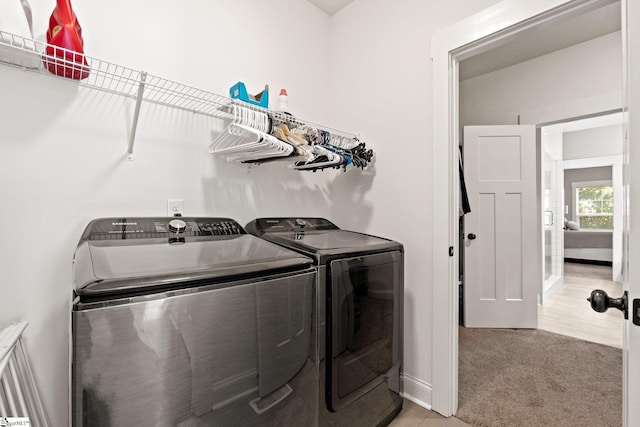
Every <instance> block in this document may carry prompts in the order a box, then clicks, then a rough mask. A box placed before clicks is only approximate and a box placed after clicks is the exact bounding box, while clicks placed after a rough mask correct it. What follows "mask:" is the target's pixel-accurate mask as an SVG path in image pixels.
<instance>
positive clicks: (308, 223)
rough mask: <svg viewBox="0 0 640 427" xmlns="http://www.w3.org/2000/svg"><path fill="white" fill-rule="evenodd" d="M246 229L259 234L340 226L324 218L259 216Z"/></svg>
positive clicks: (335, 228)
mask: <svg viewBox="0 0 640 427" xmlns="http://www.w3.org/2000/svg"><path fill="white" fill-rule="evenodd" d="M246 229H247V230H248V231H249V232H250V233H251V234H255V235H257V236H261V235H263V234H264V233H298V232H301V231H314V230H338V229H339V228H338V227H337V226H336V225H335V224H334V223H332V222H331V221H329V220H328V219H324V218H304V217H298V218H295V217H292V218H257V219H255V220H253V221H251V222H250V223H249V224H247V226H246Z"/></svg>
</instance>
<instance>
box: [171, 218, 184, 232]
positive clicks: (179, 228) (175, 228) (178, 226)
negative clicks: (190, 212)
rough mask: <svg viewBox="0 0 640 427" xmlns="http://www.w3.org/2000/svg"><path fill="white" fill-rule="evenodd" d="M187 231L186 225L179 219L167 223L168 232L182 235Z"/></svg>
mask: <svg viewBox="0 0 640 427" xmlns="http://www.w3.org/2000/svg"><path fill="white" fill-rule="evenodd" d="M186 229H187V223H186V222H184V221H183V220H181V219H172V220H171V221H170V222H169V231H171V232H173V233H182V232H184V230H186Z"/></svg>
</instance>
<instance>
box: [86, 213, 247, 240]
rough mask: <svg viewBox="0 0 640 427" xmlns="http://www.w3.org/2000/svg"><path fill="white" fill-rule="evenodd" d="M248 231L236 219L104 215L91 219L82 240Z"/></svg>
mask: <svg viewBox="0 0 640 427" xmlns="http://www.w3.org/2000/svg"><path fill="white" fill-rule="evenodd" d="M239 234H246V232H245V231H244V229H243V228H242V227H241V226H240V224H238V223H237V222H236V221H234V220H233V219H229V218H210V217H157V218H101V219H96V220H94V221H91V223H89V225H88V226H87V229H86V230H85V231H84V234H83V235H82V240H123V239H153V238H167V237H168V238H171V237H207V236H210V237H211V238H215V236H232V235H239Z"/></svg>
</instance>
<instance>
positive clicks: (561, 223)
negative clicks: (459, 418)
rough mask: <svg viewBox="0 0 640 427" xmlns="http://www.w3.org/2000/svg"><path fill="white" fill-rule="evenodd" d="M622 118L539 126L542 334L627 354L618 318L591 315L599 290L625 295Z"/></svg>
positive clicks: (615, 115) (606, 115)
mask: <svg viewBox="0 0 640 427" xmlns="http://www.w3.org/2000/svg"><path fill="white" fill-rule="evenodd" d="M622 123H623V117H622V113H621V112H614V113H603V114H599V115H594V116H593V117H588V118H584V119H579V120H571V121H563V122H560V123H554V124H552V125H546V126H541V132H540V133H541V144H542V167H541V171H542V189H543V191H542V198H543V201H542V204H543V222H544V224H543V226H544V241H545V244H544V259H545V263H544V271H545V281H544V284H543V289H542V298H541V305H540V306H539V307H538V320H539V322H538V324H539V328H540V329H543V330H546V331H550V332H554V333H557V334H561V335H566V336H571V337H575V338H578V339H583V340H586V341H591V342H597V343H600V344H605V345H610V346H614V347H618V348H621V347H622V326H623V325H622V322H623V316H622V314H621V313H620V312H617V311H616V312H613V311H608V312H607V313H605V315H599V314H597V313H595V312H593V311H592V310H591V309H590V308H589V306H588V305H587V304H586V302H585V301H584V298H585V295H589V294H590V293H591V291H592V290H594V289H602V290H604V291H605V292H607V293H608V294H609V295H621V294H622V283H621V281H622V223H621V222H622V215H620V210H621V209H622V200H621V198H622V192H623V191H622V168H621V164H622V152H623V149H622V139H623V138H622Z"/></svg>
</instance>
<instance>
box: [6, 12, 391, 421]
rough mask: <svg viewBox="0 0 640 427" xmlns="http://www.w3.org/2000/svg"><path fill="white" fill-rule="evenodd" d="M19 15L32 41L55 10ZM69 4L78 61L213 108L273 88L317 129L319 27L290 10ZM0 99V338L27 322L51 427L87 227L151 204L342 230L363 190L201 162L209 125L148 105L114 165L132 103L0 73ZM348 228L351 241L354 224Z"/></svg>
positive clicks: (322, 50) (322, 68)
mask: <svg viewBox="0 0 640 427" xmlns="http://www.w3.org/2000/svg"><path fill="white" fill-rule="evenodd" d="M30 2H31V4H32V7H33V13H34V28H35V29H36V31H35V33H36V38H40V39H42V38H43V34H44V32H45V30H46V27H47V25H48V18H49V16H50V14H51V11H52V8H53V5H54V4H55V2H53V1H48V0H47V1H45V0H31V1H30ZM72 3H73V5H74V7H75V10H76V13H77V15H78V19H79V21H80V23H81V25H82V29H83V35H84V38H85V50H86V53H87V54H88V55H91V56H94V57H97V58H100V59H102V60H106V61H110V62H113V63H115V64H120V65H124V66H127V67H130V68H133V69H138V70H144V71H147V72H149V73H151V74H154V75H157V76H160V77H163V78H167V79H171V80H175V81H178V82H180V83H184V84H187V85H191V86H195V87H197V88H200V89H205V90H208V91H212V92H215V93H219V94H222V95H226V94H228V88H229V87H230V86H231V85H233V84H235V83H236V82H237V81H244V82H245V83H246V84H247V87H248V89H249V91H250V92H251V93H257V92H259V91H261V90H262V88H263V87H264V84H267V83H268V84H269V85H270V88H271V95H272V97H274V96H275V98H276V99H277V92H278V91H279V89H280V88H286V89H287V90H288V92H289V108H290V111H291V112H292V113H293V114H295V115H298V116H300V117H302V118H305V119H308V120H312V121H314V122H318V123H322V124H326V125H327V126H331V124H332V123H330V120H329V119H330V116H331V114H330V112H331V110H330V108H329V107H330V103H329V97H328V94H327V93H326V92H327V88H328V85H329V74H328V72H327V70H326V67H327V63H328V61H327V59H328V58H329V57H330V51H329V19H330V18H329V16H327V15H326V14H324V13H323V12H321V11H320V10H319V9H317V8H316V7H315V6H313V5H311V4H310V3H308V2H306V1H299V0H270V1H269V2H264V1H261V0H240V1H238V0H228V1H223V0H217V1H215V2H209V1H204V0H184V1H180V2H174V1H168V0H160V1H156V2H148V1H125V0H114V1H110V2H108V3H104V2H92V1H86V0H73V2H72ZM150 9H152V10H150ZM0 98H1V99H2V101H3V102H2V103H0V117H1V123H2V125H1V126H0V142H1V143H2V148H3V151H4V152H3V154H2V156H0V177H1V181H2V186H1V189H0V195H1V198H2V201H3V207H4V208H3V209H2V214H1V216H0V217H1V218H2V223H3V224H5V227H3V233H2V240H3V243H2V257H1V261H0V270H1V271H2V279H1V280H0V305H1V307H2V310H0V327H4V326H6V325H8V324H11V323H14V322H18V321H23V320H26V321H29V327H28V328H27V331H26V335H25V343H26V349H27V352H28V354H29V357H30V359H31V361H32V364H33V368H34V371H35V372H34V373H35V377H36V380H37V385H38V388H39V391H40V393H41V396H42V398H43V401H44V405H45V408H46V411H47V413H48V416H49V418H50V421H51V422H50V425H52V426H65V425H68V410H69V405H68V393H69V390H68V384H69V370H68V364H69V359H68V357H69V356H68V348H69V319H70V304H71V296H72V274H71V272H72V268H71V266H72V257H73V253H74V250H75V247H76V245H77V243H78V239H79V237H80V235H81V233H82V231H83V229H84V227H85V226H86V224H87V223H88V222H89V221H90V220H91V219H93V218H97V217H106V216H118V217H120V216H164V215H166V212H167V208H166V203H167V199H168V198H182V199H184V207H185V214H186V215H212V216H228V217H231V218H235V219H237V220H238V221H240V222H241V223H242V224H245V223H246V222H248V221H249V220H250V219H252V218H254V217H257V216H269V215H287V216H288V215H309V216H311V215H314V216H327V217H332V218H333V219H334V220H335V221H336V222H337V223H338V224H340V225H342V224H343V220H344V218H345V217H346V216H348V215H350V214H349V212H351V211H352V210H354V205H357V204H358V203H360V201H361V200H362V199H363V198H364V197H365V194H366V192H367V191H368V186H370V183H369V184H366V185H363V184H361V182H362V178H361V176H362V174H360V173H359V170H353V171H350V172H348V173H346V174H345V173H343V172H341V171H335V170H330V171H326V172H318V173H315V174H313V173H301V172H297V171H293V170H290V169H289V168H287V167H286V165H283V164H279V165H263V166H259V167H252V168H248V167H246V166H244V165H240V164H235V163H227V162H226V161H225V160H224V159H218V158H214V157H213V156H212V155H211V154H209V153H208V151H207V150H208V146H209V143H210V141H211V132H212V130H213V131H216V130H217V131H219V130H220V129H221V122H220V121H219V120H216V119H210V118H206V117H203V116H198V115H194V114H192V113H189V112H183V111H179V110H175V109H170V108H165V107H160V106H155V105H151V104H143V108H142V111H141V113H140V120H139V123H138V129H137V134H136V139H135V145H134V160H133V161H127V160H126V155H125V153H126V149H127V141H128V136H129V133H130V126H131V122H132V117H133V108H134V102H133V100H131V99H125V98H122V97H119V96H115V95H111V94H107V93H102V92H96V91H94V90H90V89H87V88H82V87H78V85H77V84H76V83H75V82H72V81H63V80H58V79H55V78H51V77H49V76H46V75H37V74H33V73H29V72H25V71H23V70H21V69H16V68H12V67H8V66H3V65H0ZM345 122H346V123H345V130H350V129H352V127H351V124H350V123H349V122H348V120H346V121H345ZM353 129H354V131H357V128H353ZM382 164H384V163H382ZM366 179H367V180H369V181H370V179H369V178H366ZM368 209H369V210H371V209H373V208H372V206H369V208H368ZM360 212H363V211H362V210H360ZM360 221H361V222H356V223H355V225H357V226H359V228H364V227H366V225H367V223H368V219H367V218H366V216H365V214H362V217H361V218H360ZM349 225H354V223H350V224H349ZM212 327H215V325H212Z"/></svg>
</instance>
